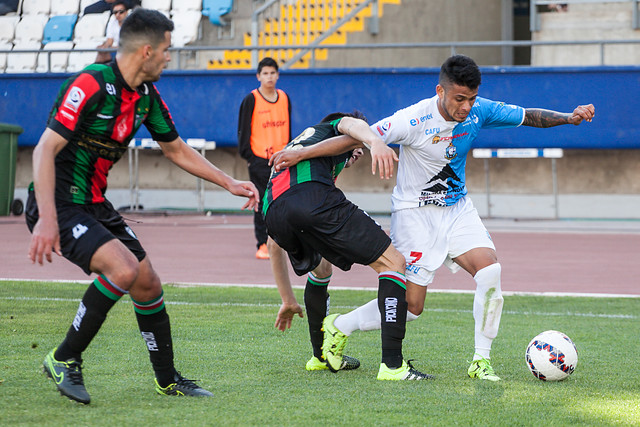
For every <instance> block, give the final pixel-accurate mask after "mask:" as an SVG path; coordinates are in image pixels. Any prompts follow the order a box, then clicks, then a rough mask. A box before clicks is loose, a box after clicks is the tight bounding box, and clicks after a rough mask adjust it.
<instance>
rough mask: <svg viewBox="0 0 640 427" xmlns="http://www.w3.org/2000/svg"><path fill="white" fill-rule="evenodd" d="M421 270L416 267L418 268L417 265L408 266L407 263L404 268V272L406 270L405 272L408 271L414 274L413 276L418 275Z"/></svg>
mask: <svg viewBox="0 0 640 427" xmlns="http://www.w3.org/2000/svg"><path fill="white" fill-rule="evenodd" d="M421 269H422V267H418V266H417V265H415V264H409V263H407V266H406V270H407V271H410V272H411V273H414V274H418V272H419V271H420V270H421Z"/></svg>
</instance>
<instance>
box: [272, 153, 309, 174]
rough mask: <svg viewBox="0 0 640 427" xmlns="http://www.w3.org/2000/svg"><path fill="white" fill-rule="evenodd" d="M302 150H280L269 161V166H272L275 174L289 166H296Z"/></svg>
mask: <svg viewBox="0 0 640 427" xmlns="http://www.w3.org/2000/svg"><path fill="white" fill-rule="evenodd" d="M301 151H302V150H280V151H278V152H277V153H275V154H274V155H273V156H271V158H270V159H269V166H272V167H273V168H274V169H275V171H276V172H280V171H281V170H283V169H286V168H288V167H291V166H295V165H297V164H298V163H299V162H300V160H301V158H302V156H301V155H300V154H301Z"/></svg>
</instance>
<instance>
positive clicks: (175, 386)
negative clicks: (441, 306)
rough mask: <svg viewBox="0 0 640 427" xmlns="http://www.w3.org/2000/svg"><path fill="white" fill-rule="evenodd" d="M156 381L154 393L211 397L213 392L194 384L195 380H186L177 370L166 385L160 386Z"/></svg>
mask: <svg viewBox="0 0 640 427" xmlns="http://www.w3.org/2000/svg"><path fill="white" fill-rule="evenodd" d="M154 381H155V382H156V393H158V394H159V395H162V396H197V397H201V396H202V397H211V396H213V393H211V392H210V391H209V390H205V389H203V388H202V387H200V386H198V385H196V383H195V380H188V379H186V378H185V377H183V376H182V375H180V373H179V372H177V373H176V374H175V376H174V382H173V383H171V384H169V385H168V386H166V387H160V384H158V380H157V379H155V380H154Z"/></svg>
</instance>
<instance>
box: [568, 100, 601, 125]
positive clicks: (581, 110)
mask: <svg viewBox="0 0 640 427" xmlns="http://www.w3.org/2000/svg"><path fill="white" fill-rule="evenodd" d="M595 115H596V109H595V107H594V106H593V104H589V105H578V106H577V107H576V109H575V110H573V114H571V117H569V123H571V124H572V125H576V126H577V125H579V124H580V123H582V121H583V120H586V121H587V122H591V120H593V117H594V116H595Z"/></svg>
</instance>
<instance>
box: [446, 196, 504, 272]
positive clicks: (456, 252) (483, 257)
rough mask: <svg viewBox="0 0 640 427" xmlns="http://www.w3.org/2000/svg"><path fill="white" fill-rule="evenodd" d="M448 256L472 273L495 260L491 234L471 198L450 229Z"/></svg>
mask: <svg viewBox="0 0 640 427" xmlns="http://www.w3.org/2000/svg"><path fill="white" fill-rule="evenodd" d="M449 258H450V259H451V260H453V261H455V263H456V264H458V265H459V266H460V267H462V268H464V269H465V270H466V271H468V272H469V273H471V274H472V275H475V272H476V271H478V270H479V269H481V268H484V267H486V266H487V265H490V264H493V263H495V262H497V255H496V248H495V245H494V243H493V240H492V239H491V235H490V234H489V231H487V229H486V227H485V226H484V224H483V223H482V220H481V219H480V215H478V212H477V211H476V209H475V207H473V203H472V202H471V200H466V203H465V205H464V206H463V207H462V209H461V210H460V212H459V214H458V216H457V218H456V221H455V223H454V227H452V229H451V232H450V237H449Z"/></svg>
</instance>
